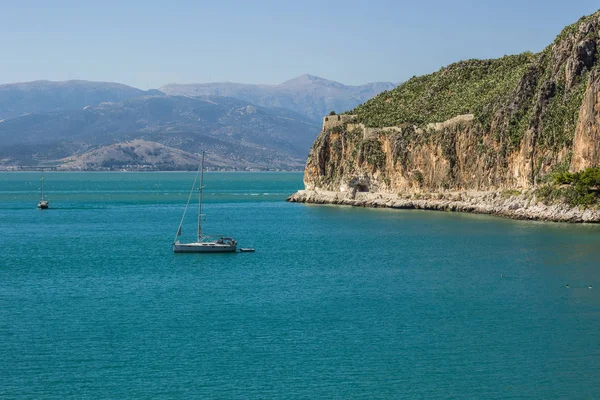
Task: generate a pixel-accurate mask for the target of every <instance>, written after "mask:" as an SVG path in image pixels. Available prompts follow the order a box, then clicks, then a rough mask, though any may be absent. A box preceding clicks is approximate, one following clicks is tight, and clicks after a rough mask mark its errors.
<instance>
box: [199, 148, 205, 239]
mask: <svg viewBox="0 0 600 400" xmlns="http://www.w3.org/2000/svg"><path fill="white" fill-rule="evenodd" d="M200 169H201V171H202V173H201V174H200V194H199V197H200V198H199V200H198V242H200V239H201V238H202V224H201V222H200V221H201V220H202V192H203V191H204V152H202V165H201V167H200Z"/></svg>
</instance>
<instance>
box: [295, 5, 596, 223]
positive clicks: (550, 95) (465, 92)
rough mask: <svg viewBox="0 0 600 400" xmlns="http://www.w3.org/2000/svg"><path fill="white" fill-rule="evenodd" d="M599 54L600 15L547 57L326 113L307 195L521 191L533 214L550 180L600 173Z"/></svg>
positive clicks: (454, 76)
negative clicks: (540, 191)
mask: <svg viewBox="0 0 600 400" xmlns="http://www.w3.org/2000/svg"><path fill="white" fill-rule="evenodd" d="M599 50H600V11H599V12H596V13H595V14H593V15H591V16H588V17H584V18H582V19H580V20H579V21H578V22H577V23H575V24H573V25H571V26H568V27H566V28H565V29H564V30H563V31H562V32H561V34H560V35H559V36H558V37H557V38H556V40H555V41H554V42H553V43H552V44H551V45H549V46H548V47H547V48H546V49H544V50H543V51H542V52H541V53H539V54H532V53H524V54H520V55H516V56H505V57H503V58H500V59H496V60H468V61H463V62H459V63H456V64H452V65H450V66H448V67H445V68H442V69H441V70H440V71H438V72H436V73H433V74H430V75H426V76H421V77H414V78H412V79H411V80H409V81H407V82H405V83H404V84H402V85H400V86H399V87H397V88H396V89H394V90H391V91H386V92H383V93H381V94H380V95H378V96H376V97H374V98H373V99H371V100H369V101H367V102H366V103H364V104H362V105H360V106H358V107H357V108H355V109H354V110H352V111H351V112H348V113H347V114H346V115H344V116H328V117H326V120H325V121H324V124H323V130H322V132H321V133H320V135H319V136H318V138H317V140H316V141H315V143H314V145H313V147H312V149H311V152H310V155H309V157H308V161H307V164H306V171H305V175H304V183H305V186H306V189H307V190H308V191H328V192H338V193H341V194H343V197H344V198H346V199H353V198H355V197H356V195H357V193H358V192H369V193H371V194H373V193H377V194H381V195H384V196H401V197H412V198H414V196H423V195H426V194H431V193H439V194H442V196H443V194H444V193H451V192H452V193H454V192H463V193H468V192H469V191H478V192H496V193H501V192H502V193H508V192H510V191H511V190H512V191H513V192H514V193H515V194H526V197H527V199H528V200H527V205H526V207H533V206H534V205H536V204H538V203H539V200H540V196H537V197H536V194H537V193H536V192H535V190H536V188H538V187H540V185H542V184H544V183H545V182H548V179H549V177H550V176H552V174H556V173H559V172H562V173H564V172H565V171H567V170H569V171H571V172H576V171H580V170H582V169H585V168H589V167H594V166H598V165H599V164H600V132H599V127H600V68H599V63H600V61H599V55H600V54H599ZM476 197H477V196H476ZM477 198H481V196H479V197H477ZM311 199H312V200H315V198H314V193H312V194H310V195H309V194H306V193H304V194H301V195H300V194H299V195H297V196H295V197H293V198H292V200H295V201H311ZM433 200H435V199H433ZM481 201H486V200H481ZM363 205H364V204H363ZM521 206H522V207H525V205H523V204H522V205H521ZM425 208H427V207H425ZM429 208H436V207H433V206H432V207H429ZM475 211H476V210H475ZM582 212H583V211H582ZM492 213H495V212H493V211H492ZM521 217H525V218H527V217H528V216H527V213H524V214H523V215H521ZM533 217H534V218H535V216H533ZM588 217H589V213H588ZM539 218H542V219H553V220H564V218H562V219H561V218H556V217H553V216H551V215H550V216H546V217H539ZM595 218H596V217H589V218H583V219H582V218H578V217H575V218H567V219H568V220H595Z"/></svg>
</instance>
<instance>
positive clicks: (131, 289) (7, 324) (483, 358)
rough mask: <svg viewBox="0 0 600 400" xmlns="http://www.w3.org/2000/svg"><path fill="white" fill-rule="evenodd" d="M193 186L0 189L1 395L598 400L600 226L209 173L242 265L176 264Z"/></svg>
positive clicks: (90, 178)
mask: <svg viewBox="0 0 600 400" xmlns="http://www.w3.org/2000/svg"><path fill="white" fill-rule="evenodd" d="M193 178H194V174H193V173H49V174H46V182H47V185H46V188H47V191H48V197H49V199H50V205H51V207H52V209H50V210H47V211H40V210H37V209H36V208H35V206H36V204H37V201H38V195H37V190H38V183H39V175H38V174H36V173H0V250H1V253H0V397H2V398H157V397H158V398H428V399H432V398H474V399H477V398H511V399H517V398H540V399H542V398H543V399H549V398H570V399H586V398H598V397H599V396H600V362H599V361H600V268H599V264H600V226H590V225H566V224H554V223H539V222H522V221H511V220H505V219H499V218H493V217H487V216H475V215H467V214H453V213H442V212H426V211H410V210H407V211H392V210H382V209H359V208H348V207H337V206H310V205H302V204H289V203H285V202H284V201H283V200H284V199H285V197H286V195H288V194H289V193H292V192H294V191H295V190H296V189H297V188H298V187H300V188H301V187H302V176H301V174H298V173H207V174H206V175H205V178H206V186H207V188H206V197H205V199H206V203H205V213H206V220H205V222H204V224H205V230H206V231H207V233H216V234H229V235H233V236H234V237H235V238H237V239H238V241H239V242H240V245H242V246H247V247H255V248H256V252H255V253H236V254H212V255H200V254H173V253H172V250H171V242H172V240H173V236H174V234H175V232H176V230H177V226H178V224H179V219H180V218H181V214H182V212H183V206H184V204H185V201H186V199H187V194H188V191H189V188H190V186H191V183H192V181H193ZM194 211H195V210H194V209H191V210H190V212H191V214H190V215H191V218H189V220H188V221H187V223H186V225H184V240H185V239H193V236H194V229H195V227H194V217H195V214H194ZM501 275H502V276H501ZM567 283H568V284H569V285H570V288H566V287H565V285H566V284H567ZM589 285H593V289H591V290H590V289H588V286H589Z"/></svg>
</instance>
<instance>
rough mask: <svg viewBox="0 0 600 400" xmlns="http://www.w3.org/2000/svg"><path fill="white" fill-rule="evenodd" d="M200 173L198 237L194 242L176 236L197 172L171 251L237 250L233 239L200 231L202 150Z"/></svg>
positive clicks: (180, 224)
mask: <svg viewBox="0 0 600 400" xmlns="http://www.w3.org/2000/svg"><path fill="white" fill-rule="evenodd" d="M198 173H200V188H199V189H198V190H199V198H198V237H197V240H196V241H195V242H191V243H180V242H179V240H177V238H178V237H179V236H181V227H182V225H183V220H184V218H185V214H186V212H187V209H188V206H189V205H190V200H191V198H192V194H193V193H194V190H196V181H197V180H198V174H196V178H195V179H194V184H193V185H192V190H191V191H190V195H189V197H188V201H187V204H186V206H185V210H184V211H183V217H181V222H180V223H179V229H177V234H176V235H175V241H174V242H173V252H174V253H233V252H235V251H236V250H237V242H236V241H235V239H233V238H231V237H221V238H219V239H216V240H215V239H214V238H212V237H210V236H206V235H204V234H203V233H202V223H201V221H202V192H203V190H204V186H203V185H204V152H202V164H200V169H199V170H198Z"/></svg>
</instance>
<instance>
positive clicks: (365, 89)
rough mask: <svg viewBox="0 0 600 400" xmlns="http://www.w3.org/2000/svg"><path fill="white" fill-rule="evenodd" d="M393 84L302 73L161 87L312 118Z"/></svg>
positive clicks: (356, 102)
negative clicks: (270, 81) (263, 80)
mask: <svg viewBox="0 0 600 400" xmlns="http://www.w3.org/2000/svg"><path fill="white" fill-rule="evenodd" d="M394 87H396V85H395V84H393V83H391V82H375V83H368V84H366V85H360V86H348V85H344V84H342V83H339V82H335V81H330V80H327V79H323V78H319V77H317V76H313V75H301V76H299V77H297V78H294V79H291V80H289V81H285V82H283V83H281V84H279V85H249V84H242V83H229V82H224V83H193V84H175V83H172V84H168V85H165V86H163V87H161V88H160V90H161V91H162V92H164V93H166V94H168V95H179V96H227V97H235V98H238V99H242V100H245V101H249V102H251V103H254V104H257V105H260V106H264V107H280V108H287V109H289V110H294V111H296V112H298V113H300V114H302V115H304V116H305V117H307V118H309V119H312V120H313V121H320V120H321V118H322V117H323V116H324V115H326V114H328V113H329V112H330V111H332V110H334V111H336V112H343V111H345V110H351V109H353V108H354V107H356V106H357V105H359V104H361V103H364V102H365V101H367V100H368V99H370V98H372V97H373V96H375V95H377V94H379V93H381V92H383V91H385V90H391V89H393V88H394Z"/></svg>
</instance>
